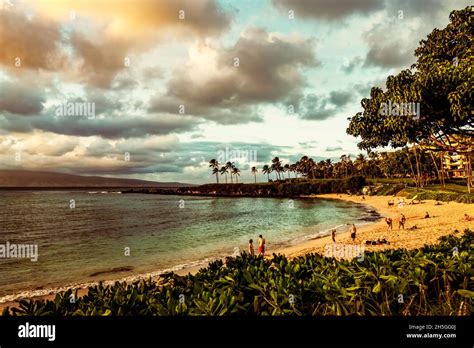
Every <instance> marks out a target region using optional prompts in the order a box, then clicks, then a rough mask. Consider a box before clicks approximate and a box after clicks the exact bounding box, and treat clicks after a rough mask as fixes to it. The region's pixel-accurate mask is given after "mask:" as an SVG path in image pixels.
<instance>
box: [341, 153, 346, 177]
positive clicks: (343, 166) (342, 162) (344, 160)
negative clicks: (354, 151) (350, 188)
mask: <svg viewBox="0 0 474 348" xmlns="http://www.w3.org/2000/svg"><path fill="white" fill-rule="evenodd" d="M340 158H341V162H340V163H341V166H342V168H343V169H344V172H345V176H344V178H347V155H341V157H340Z"/></svg>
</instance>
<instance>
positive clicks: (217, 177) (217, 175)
mask: <svg viewBox="0 0 474 348" xmlns="http://www.w3.org/2000/svg"><path fill="white" fill-rule="evenodd" d="M216 180H217V183H218V184H219V174H218V173H216Z"/></svg>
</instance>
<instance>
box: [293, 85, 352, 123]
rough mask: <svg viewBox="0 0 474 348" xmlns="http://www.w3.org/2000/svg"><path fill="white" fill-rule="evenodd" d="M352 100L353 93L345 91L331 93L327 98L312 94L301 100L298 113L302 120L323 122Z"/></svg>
mask: <svg viewBox="0 0 474 348" xmlns="http://www.w3.org/2000/svg"><path fill="white" fill-rule="evenodd" d="M352 99H353V93H352V92H351V91H345V90H337V91H331V92H330V93H329V95H327V96H321V95H316V94H313V93H311V94H308V95H306V96H304V97H303V98H302V99H301V101H300V103H299V105H298V108H297V110H296V113H297V114H298V115H299V116H300V117H301V118H302V119H306V120H318V121H322V120H326V119H328V118H330V117H332V116H334V115H336V113H337V112H340V111H341V110H342V109H343V107H344V106H345V105H347V104H348V103H349V102H350V101H352Z"/></svg>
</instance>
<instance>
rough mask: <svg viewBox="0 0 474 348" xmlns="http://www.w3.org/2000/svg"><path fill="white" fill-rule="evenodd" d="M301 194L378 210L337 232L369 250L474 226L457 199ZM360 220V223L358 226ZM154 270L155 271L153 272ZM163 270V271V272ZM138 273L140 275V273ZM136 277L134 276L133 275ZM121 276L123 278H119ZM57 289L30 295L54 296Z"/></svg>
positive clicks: (414, 244)
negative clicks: (399, 202)
mask: <svg viewBox="0 0 474 348" xmlns="http://www.w3.org/2000/svg"><path fill="white" fill-rule="evenodd" d="M301 198H308V199H313V198H321V199H331V200H342V201H346V202H351V203H357V204H363V205H365V206H366V207H367V208H369V210H373V211H375V212H376V213H377V214H378V215H379V216H380V217H381V218H379V219H377V221H372V222H370V223H364V224H362V226H360V224H359V227H357V235H356V240H355V242H352V240H351V239H350V233H349V231H348V229H349V226H347V231H345V232H339V233H337V234H336V243H338V244H344V245H354V246H355V245H358V246H360V245H361V244H362V243H363V246H364V250H365V251H381V250H387V249H400V248H402V249H403V248H405V249H415V248H419V247H422V246H423V245H425V244H437V242H438V238H439V237H441V236H444V235H449V234H453V232H454V230H456V229H457V230H458V233H455V235H461V234H462V233H463V231H464V230H465V229H466V228H470V229H474V221H463V220H462V217H463V215H464V213H466V214H468V215H471V216H472V215H474V204H466V203H457V202H442V203H441V204H440V205H436V201H432V200H427V201H423V202H422V203H421V204H415V205H409V204H408V203H409V202H408V200H406V203H407V205H405V206H403V207H398V206H396V205H395V206H388V204H387V201H388V200H390V199H394V198H393V197H392V196H365V200H362V198H361V196H350V195H348V194H320V195H308V196H303V197H301ZM426 211H428V212H429V214H430V216H431V217H430V218H429V219H425V218H424V214H425V212H426ZM400 213H404V214H405V216H406V218H407V221H406V223H405V230H398V222H397V221H398V216H399V214H400ZM386 216H388V217H391V218H392V219H393V230H392V231H388V229H387V225H386V223H385V221H384V219H383V218H384V217H386ZM357 225H358V224H357V223H356V226H357ZM413 226H416V227H417V228H416V229H414V230H409V228H410V227H413ZM378 238H380V239H384V238H385V239H386V240H387V241H389V242H390V244H382V245H365V243H364V242H365V240H376V239H378ZM330 245H333V242H332V240H331V235H327V236H321V237H317V238H313V239H309V240H305V241H302V242H299V243H297V244H294V245H289V246H281V247H277V248H276V249H270V250H267V252H268V254H267V256H266V257H269V256H271V255H272V254H273V253H276V254H283V255H285V256H287V257H288V258H295V257H298V256H302V255H304V254H307V253H319V254H321V255H324V251H325V249H326V246H330ZM203 267H206V265H196V266H191V267H185V268H182V269H179V270H176V271H174V273H176V274H178V275H187V274H189V273H191V274H195V273H197V272H198V271H199V269H201V268H203ZM150 273H153V272H150ZM160 273H163V272H160ZM137 276H138V275H137ZM132 277H133V276H132ZM124 278H128V277H124ZM152 279H153V280H155V281H156V280H157V279H159V276H153V277H152ZM117 280H119V279H117ZM117 280H110V281H107V282H115V281H117ZM86 293H87V288H79V289H78V290H77V294H78V296H83V295H85V294H86ZM55 295H56V292H55V293H52V294H47V295H41V296H34V297H27V298H28V299H54V297H55ZM19 300H20V299H18V300H14V301H9V302H3V303H0V310H2V309H3V308H5V307H7V306H9V307H17V306H18V301H19Z"/></svg>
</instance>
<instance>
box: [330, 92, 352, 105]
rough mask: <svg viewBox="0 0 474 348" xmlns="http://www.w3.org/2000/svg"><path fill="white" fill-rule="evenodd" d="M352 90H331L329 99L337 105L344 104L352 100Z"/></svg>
mask: <svg viewBox="0 0 474 348" xmlns="http://www.w3.org/2000/svg"><path fill="white" fill-rule="evenodd" d="M352 97H353V94H352V92H351V91H342V90H341V91H331V92H330V93H329V101H330V102H331V104H333V105H335V106H344V105H346V104H347V103H349V102H350V101H351V100H352Z"/></svg>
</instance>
